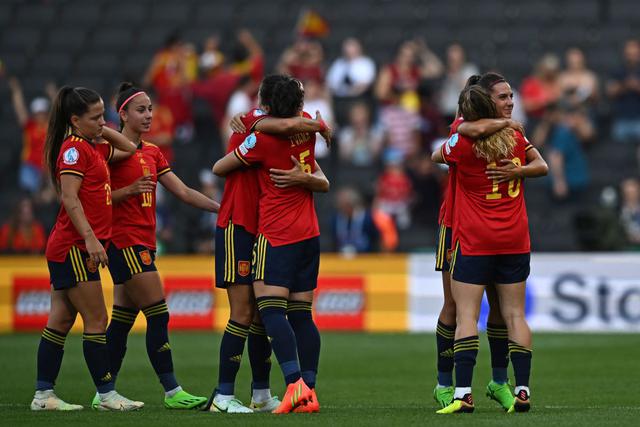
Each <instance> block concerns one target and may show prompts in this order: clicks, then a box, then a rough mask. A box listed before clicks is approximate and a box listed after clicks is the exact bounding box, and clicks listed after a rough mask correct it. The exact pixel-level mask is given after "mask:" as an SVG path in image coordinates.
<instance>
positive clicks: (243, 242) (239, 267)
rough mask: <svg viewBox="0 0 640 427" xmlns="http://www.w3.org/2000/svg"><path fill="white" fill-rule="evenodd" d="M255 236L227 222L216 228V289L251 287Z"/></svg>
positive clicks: (241, 227)
mask: <svg viewBox="0 0 640 427" xmlns="http://www.w3.org/2000/svg"><path fill="white" fill-rule="evenodd" d="M254 241H255V236H254V235H253V234H251V233H249V232H248V231H247V230H245V228H244V227H243V226H241V225H236V224H234V223H232V222H231V221H229V225H227V226H226V227H224V228H222V227H216V288H223V289H224V288H226V287H227V286H229V284H237V285H251V284H252V283H253V280H252V279H251V256H252V254H253V242H254Z"/></svg>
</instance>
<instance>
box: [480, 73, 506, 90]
mask: <svg viewBox="0 0 640 427" xmlns="http://www.w3.org/2000/svg"><path fill="white" fill-rule="evenodd" d="M506 82H507V79H505V78H504V76H503V75H502V74H498V73H494V72H493V71H490V72H488V73H484V74H483V75H482V77H480V78H479V79H478V81H477V82H476V83H474V84H478V85H480V86H482V87H483V88H485V89H486V90H488V91H490V90H491V89H493V87H494V86H495V85H497V84H498V83H506Z"/></svg>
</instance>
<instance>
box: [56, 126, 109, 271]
mask: <svg viewBox="0 0 640 427" xmlns="http://www.w3.org/2000/svg"><path fill="white" fill-rule="evenodd" d="M112 155H113V147H112V146H111V145H110V144H94V143H92V142H89V141H87V140H86V139H83V138H80V137H78V136H75V135H70V136H69V137H67V139H65V141H64V142H63V143H62V147H61V148H60V154H59V155H58V162H57V166H56V175H57V176H58V180H59V179H60V176H61V175H64V174H71V175H75V176H79V177H81V178H82V184H81V185H80V190H79V191H78V198H79V199H80V203H81V204H82V210H83V211H84V216H85V217H86V218H87V221H88V222H89V225H90V226H91V229H92V230H93V234H95V236H96V237H97V238H98V239H99V240H108V239H110V238H111V180H110V178H109V168H108V167H107V161H109V159H111V156H112ZM72 246H77V247H78V248H80V249H82V250H86V248H85V245H84V238H83V237H82V236H81V235H80V233H78V231H77V230H76V227H75V226H74V225H73V223H72V222H71V218H69V216H68V215H67V211H66V210H65V208H64V205H62V206H60V211H59V212H58V217H57V218H56V223H55V225H54V226H53V230H51V234H50V235H49V240H48V241H47V249H46V251H45V256H46V258H47V260H48V261H53V262H64V260H65V258H66V256H67V253H68V252H69V249H70V248H71V247H72Z"/></svg>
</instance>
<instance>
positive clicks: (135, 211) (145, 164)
mask: <svg viewBox="0 0 640 427" xmlns="http://www.w3.org/2000/svg"><path fill="white" fill-rule="evenodd" d="M109 169H110V170H111V186H112V190H113V191H115V190H118V189H120V188H123V187H126V186H128V185H131V184H132V183H133V182H135V181H136V180H137V179H139V178H140V177H142V176H150V177H151V180H152V181H153V182H155V183H157V182H158V178H159V177H160V176H162V175H164V174H166V173H168V172H170V171H171V168H170V167H169V163H168V162H167V160H166V159H165V158H164V156H163V155H162V152H161V151H160V148H159V147H158V146H157V145H154V144H151V143H150V142H146V141H142V142H141V143H140V145H139V146H138V149H137V150H136V153H135V154H134V155H133V156H131V157H129V158H127V159H125V160H123V161H121V162H116V163H111V164H110V165H109ZM111 241H112V242H113V244H114V245H116V247H117V248H118V249H122V248H128V247H130V246H133V245H142V246H146V247H148V248H149V249H153V250H155V248H156V193H155V192H150V193H142V194H138V195H135V196H131V197H127V198H126V199H124V200H122V201H121V202H119V203H118V204H116V205H115V206H114V207H113V230H112V232H111Z"/></svg>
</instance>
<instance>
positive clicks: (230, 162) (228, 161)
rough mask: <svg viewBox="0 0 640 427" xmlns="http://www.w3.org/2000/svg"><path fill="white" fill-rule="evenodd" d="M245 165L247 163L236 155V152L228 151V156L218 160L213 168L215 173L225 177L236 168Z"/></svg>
mask: <svg viewBox="0 0 640 427" xmlns="http://www.w3.org/2000/svg"><path fill="white" fill-rule="evenodd" d="M243 166H245V164H244V163H243V162H242V160H240V159H239V158H238V156H236V154H235V152H234V151H232V152H230V153H227V155H226V156H224V157H223V158H221V159H220V160H218V161H217V162H216V163H215V164H214V165H213V168H212V169H211V170H212V171H213V173H214V174H215V175H218V176H221V177H225V176H227V175H229V174H230V173H231V172H233V171H234V170H236V169H239V168H241V167H243Z"/></svg>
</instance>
